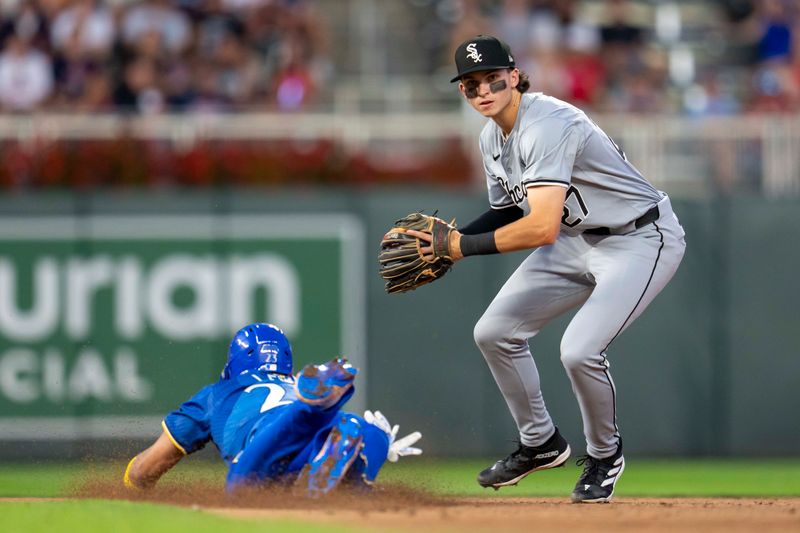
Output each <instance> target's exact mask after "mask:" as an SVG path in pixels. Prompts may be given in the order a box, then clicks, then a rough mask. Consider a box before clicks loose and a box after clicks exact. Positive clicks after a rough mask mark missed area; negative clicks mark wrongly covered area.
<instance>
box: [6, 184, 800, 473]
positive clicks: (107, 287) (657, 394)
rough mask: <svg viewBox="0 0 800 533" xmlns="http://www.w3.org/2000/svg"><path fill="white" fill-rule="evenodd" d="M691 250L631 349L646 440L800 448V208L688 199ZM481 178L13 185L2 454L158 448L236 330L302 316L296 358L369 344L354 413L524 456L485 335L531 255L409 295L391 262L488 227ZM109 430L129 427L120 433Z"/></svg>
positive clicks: (631, 333)
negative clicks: (104, 190)
mask: <svg viewBox="0 0 800 533" xmlns="http://www.w3.org/2000/svg"><path fill="white" fill-rule="evenodd" d="M673 203H674V206H675V209H676V212H677V213H678V215H679V217H680V219H681V221H682V223H683V225H684V227H685V229H686V232H687V245H688V247H687V253H686V257H685V259H684V262H683V264H682V266H681V268H680V270H679V271H678V273H677V275H676V277H675V279H674V280H673V282H672V283H671V284H670V285H669V286H668V287H667V289H666V290H665V291H664V292H663V293H662V295H660V296H659V297H658V299H656V301H655V302H654V303H653V304H652V306H651V308H650V309H649V310H648V311H647V312H646V313H645V314H644V315H643V316H642V317H641V318H640V319H639V320H638V321H637V322H636V323H635V324H634V325H633V326H631V327H630V328H629V329H628V331H626V333H625V334H624V335H623V336H622V337H620V338H619V339H618V340H616V341H615V343H614V344H613V345H612V347H611V349H610V350H609V360H610V361H611V369H612V372H613V375H614V379H615V382H616V385H617V389H618V404H619V412H618V413H619V425H620V428H621V430H622V432H623V435H624V436H625V445H626V451H629V452H630V453H632V454H641V455H656V456H658V455H665V456H673V455H687V456H705V455H733V456H739V455H742V456H770V455H796V454H797V453H798V451H800V430H798V428H800V415H799V414H798V412H800V399H798V391H799V390H800V358H798V348H800V319H798V318H797V311H796V307H797V304H796V302H797V301H798V297H799V296H800V283H798V281H797V280H796V276H797V274H796V272H797V268H798V266H797V265H798V264H800V251H798V249H797V243H798V242H800V225H798V224H797V222H796V220H795V217H796V215H797V213H798V212H800V202H797V201H796V200H795V201H779V200H765V199H763V198H717V199H713V200H692V201H688V200H687V201H680V200H675V201H674V202H673ZM484 208H485V200H484V198H483V195H482V194H481V193H468V192H463V191H445V190H441V189H438V190H430V191H419V190H414V191H413V192H412V191H411V190H408V189H400V190H380V191H377V190H371V191H369V192H365V191H362V190H357V189H352V190H351V189H348V190H327V191H321V190H291V191H289V190H269V189H262V190H251V191H230V190H215V191H207V192H193V193H179V192H161V193H156V192H153V193H142V192H136V193H132V192H131V193H119V194H81V195H72V194H53V193H47V194H40V195H14V196H6V197H0V457H21V456H25V454H34V455H37V456H58V455H59V454H69V455H73V456H74V455H76V454H77V455H80V454H81V453H83V452H86V453H98V451H101V450H108V449H111V448H113V449H125V448H126V446H127V447H133V446H136V445H139V444H140V443H141V442H142V441H143V440H146V439H149V438H152V437H153V436H154V435H156V434H157V433H158V431H159V427H158V423H159V420H160V417H161V416H162V415H163V414H164V413H165V412H166V411H168V410H171V409H172V408H174V407H176V406H177V405H178V404H179V403H180V402H181V401H182V400H183V399H185V398H186V397H188V396H189V395H190V394H191V393H193V392H194V390H196V389H197V388H199V386H201V385H202V384H204V383H206V382H208V381H210V380H213V379H216V376H217V375H218V372H219V370H220V368H221V366H222V364H223V362H224V357H225V351H226V349H227V343H228V341H229V339H230V337H231V335H232V334H233V332H234V331H235V330H236V329H237V328H238V327H239V326H240V325H243V324H244V323H246V322H249V321H255V320H266V321H272V322H276V323H278V324H280V325H281V326H282V327H283V328H284V329H285V330H286V332H287V334H288V335H289V337H290V339H291V340H292V342H293V345H294V348H295V355H296V359H295V362H296V366H298V367H299V365H302V364H305V363H307V362H309V361H314V360H324V359H328V358H330V357H333V356H335V355H339V354H345V355H348V356H349V357H350V358H351V359H352V360H353V361H354V362H355V363H356V364H357V365H358V366H359V367H360V368H361V369H362V374H361V375H360V377H359V385H360V388H359V392H358V394H357V395H356V396H355V397H354V399H353V400H352V404H351V407H352V408H353V410H361V409H363V408H364V407H370V408H373V409H375V408H377V409H380V410H382V411H383V412H384V413H385V414H387V416H388V417H389V419H390V420H391V421H392V422H396V423H400V424H401V430H402V429H409V430H411V429H419V430H421V431H422V433H423V435H424V447H425V449H426V451H427V452H429V453H431V454H434V455H441V456H472V455H484V454H493V453H497V452H501V451H506V450H508V449H510V447H511V446H512V445H511V444H510V442H509V441H511V440H513V438H514V437H515V434H514V428H513V425H512V422H511V419H510V416H509V415H508V413H507V410H506V407H505V404H504V402H503V400H502V397H501V396H500V394H499V392H498V391H497V388H496V386H495V384H494V382H493V380H492V377H491V375H490V373H489V372H488V369H487V368H486V366H485V363H484V361H483V359H482V356H481V354H480V352H479V351H478V350H477V348H476V347H475V345H474V344H473V341H472V327H473V325H474V323H475V321H476V320H477V319H478V318H479V317H480V315H481V313H482V311H483V309H484V308H485V306H486V305H487V304H488V303H489V301H491V298H492V296H493V295H494V293H495V292H496V291H497V289H498V288H499V287H500V286H501V285H502V283H503V282H504V280H505V279H506V277H507V276H508V275H509V274H510V273H511V272H513V270H514V269H515V268H516V266H517V264H519V262H520V261H521V260H522V259H523V257H524V256H525V254H524V253H516V254H509V255H504V256H493V257H491V256H490V257H480V258H471V259H470V260H468V261H464V262H461V263H459V264H458V265H457V266H456V268H455V269H454V270H453V271H452V272H451V273H450V274H448V276H447V277H446V278H445V279H444V280H442V281H440V282H437V283H435V284H433V285H429V286H426V287H424V288H422V289H420V290H418V291H416V292H413V293H409V294H404V295H393V296H388V295H386V294H385V293H384V292H383V289H382V280H381V279H380V277H379V276H378V274H377V265H376V261H375V257H376V253H377V248H378V243H379V241H380V237H381V235H382V234H383V232H384V231H385V228H386V226H387V225H388V224H390V223H391V221H393V220H394V219H395V218H398V217H399V216H401V215H403V214H405V213H407V212H409V211H411V210H417V209H423V210H427V211H433V210H435V209H438V210H439V213H440V214H441V215H442V216H444V217H447V218H450V217H456V219H457V220H458V221H462V222H466V221H468V220H469V219H470V218H471V217H472V216H473V215H475V214H477V213H479V212H480V211H481V210H482V209H484ZM568 320H569V316H565V317H563V318H561V319H558V320H556V321H554V322H553V323H552V324H550V325H549V326H548V327H547V328H546V329H545V330H544V331H543V332H542V333H541V334H540V335H539V336H538V337H536V338H535V339H533V340H532V342H531V345H532V349H533V353H534V356H535V357H536V360H537V363H538V365H539V368H540V374H541V378H542V384H543V389H544V394H545V400H546V402H547V404H548V407H549V408H550V410H551V413H552V415H553V417H554V419H555V421H556V423H557V424H558V425H559V427H560V429H561V430H562V432H563V433H564V434H565V435H566V436H567V437H568V439H569V440H570V442H571V443H573V446H574V447H575V448H576V449H577V450H579V451H582V449H583V444H582V440H583V438H582V433H581V426H580V415H579V413H578V410H577V405H576V403H575V400H574V398H573V396H572V392H571V388H570V385H569V381H568V380H567V378H566V376H565V374H564V371H563V369H562V368H561V365H560V361H559V356H558V345H559V339H560V334H561V332H562V331H563V329H564V327H565V325H566V323H567V321H568ZM107 443H113V446H111V447H109V445H108V444H107Z"/></svg>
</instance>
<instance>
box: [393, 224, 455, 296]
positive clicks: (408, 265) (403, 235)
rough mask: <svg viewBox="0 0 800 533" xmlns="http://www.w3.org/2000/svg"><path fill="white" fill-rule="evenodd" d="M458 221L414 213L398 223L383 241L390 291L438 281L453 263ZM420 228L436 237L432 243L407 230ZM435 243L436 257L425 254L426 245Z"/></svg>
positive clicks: (398, 290) (402, 290)
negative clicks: (451, 245)
mask: <svg viewBox="0 0 800 533" xmlns="http://www.w3.org/2000/svg"><path fill="white" fill-rule="evenodd" d="M454 223H455V221H453V222H451V223H450V224H448V223H447V222H445V221H444V220H442V219H441V218H437V217H435V216H430V215H425V214H423V213H411V214H410V215H407V216H406V217H404V218H401V219H400V220H397V221H396V222H395V223H394V226H393V227H392V229H390V230H389V231H388V232H387V233H386V234H385V235H384V236H383V240H381V251H380V254H379V255H378V262H379V263H380V274H381V277H382V278H383V279H384V280H386V292H388V293H389V294H394V293H397V292H408V291H413V290H414V289H416V288H417V287H419V286H421V285H425V284H426V283H430V282H432V281H436V280H437V279H439V278H441V277H442V276H444V275H445V274H447V272H448V271H449V270H450V267H451V266H453V260H452V259H451V256H450V250H449V246H448V244H449V237H450V232H451V231H453V230H454V229H455V226H454ZM408 230H416V231H419V232H424V233H428V234H430V235H431V236H432V242H431V243H430V244H428V243H427V242H424V241H420V240H419V239H418V238H417V237H414V236H411V235H409V234H408V233H407V231H408ZM427 246H431V247H432V248H433V255H434V258H433V259H430V258H429V257H425V256H424V255H423V254H422V252H421V248H422V247H427Z"/></svg>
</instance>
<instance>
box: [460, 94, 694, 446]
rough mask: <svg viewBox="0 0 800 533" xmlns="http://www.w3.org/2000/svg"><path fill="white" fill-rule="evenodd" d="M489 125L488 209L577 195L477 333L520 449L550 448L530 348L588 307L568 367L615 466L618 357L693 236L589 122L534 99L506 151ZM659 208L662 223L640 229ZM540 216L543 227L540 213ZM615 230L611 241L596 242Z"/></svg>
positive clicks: (566, 346)
mask: <svg viewBox="0 0 800 533" xmlns="http://www.w3.org/2000/svg"><path fill="white" fill-rule="evenodd" d="M503 141H504V139H503V135H502V132H501V130H500V128H499V127H498V126H497V124H496V123H495V122H494V121H489V122H488V124H487V125H486V127H485V128H484V130H483V132H482V133H481V138H480V147H481V153H482V155H483V162H484V167H485V170H486V175H487V185H488V188H489V203H490V204H491V206H492V207H494V208H503V207H508V206H511V205H513V204H516V205H518V206H519V207H521V208H522V209H523V210H524V212H525V213H526V214H528V213H529V211H530V209H529V206H528V202H527V194H528V188H529V187H535V186H541V185H557V186H561V187H565V188H566V189H567V195H566V200H565V205H564V216H563V218H562V225H561V232H560V233H559V236H558V239H557V241H556V242H555V243H554V244H552V245H550V246H542V247H540V248H538V249H536V250H534V251H533V252H532V253H531V254H530V255H529V256H528V257H527V258H526V259H525V260H524V261H523V262H522V264H521V265H520V266H519V268H518V269H517V270H516V271H515V272H514V274H513V275H512V276H511V277H510V278H509V279H508V281H506V283H505V284H504V285H503V287H502V288H501V289H500V291H499V292H498V293H497V296H495V298H494V300H493V301H492V303H491V304H490V305H489V307H488V308H487V309H486V312H485V313H484V314H483V316H482V317H481V319H480V320H479V321H478V323H477V324H476V325H475V332H474V335H475V342H476V343H477V345H478V347H479V348H480V350H481V352H482V353H483V356H484V358H485V359H486V362H487V363H488V365H489V369H490V370H491V372H492V375H493V376H494V378H495V380H496V382H497V384H498V386H499V387H500V391H501V392H502V393H503V396H504V397H505V399H506V403H507V404H508V407H509V410H510V411H511V414H512V416H513V417H514V420H515V421H516V423H517V428H518V429H519V432H520V440H521V441H522V443H523V444H525V445H527V446H539V445H541V444H542V443H544V442H545V441H547V439H548V438H550V437H551V436H552V435H553V433H554V432H555V426H554V424H553V421H552V420H551V418H550V414H549V413H548V411H547V408H546V407H545V404H544V398H543V396H542V392H541V387H540V383H539V374H538V370H537V368H536V364H535V362H534V359H533V356H532V355H531V352H530V348H529V344H528V340H529V339H530V338H531V337H534V336H535V335H536V334H537V333H538V332H539V331H540V330H541V328H542V327H544V326H545V325H546V324H547V323H548V322H550V321H551V320H552V319H553V318H555V317H556V316H558V315H560V314H562V313H564V312H566V311H568V310H569V309H571V308H574V307H578V306H579V307H580V310H579V311H578V312H577V313H576V314H575V316H574V317H573V319H572V321H571V322H570V324H569V326H568V327H567V330H566V331H565V333H564V336H563V338H562V341H561V361H562V363H563V364H564V367H565V369H566V370H567V374H568V376H569V378H570V381H571V383H572V388H573V391H574V392H575V395H576V397H577V399H578V403H579V405H580V408H581V414H582V418H583V426H584V434H585V436H586V441H587V452H588V453H589V454H590V455H592V456H593V457H597V458H604V457H609V456H611V455H613V454H614V453H615V452H616V451H617V449H618V448H617V447H618V444H619V432H618V428H617V416H616V405H617V403H616V391H615V388H614V383H613V381H612V379H611V374H610V371H609V366H610V365H609V362H608V360H607V358H606V355H607V353H606V352H607V350H608V348H609V346H610V345H611V343H612V342H613V341H614V339H616V338H617V336H619V335H620V334H621V333H622V332H623V331H624V330H625V329H626V328H627V327H628V326H629V325H630V324H631V323H632V322H633V321H634V320H635V319H636V318H637V317H638V316H639V315H640V314H641V313H642V312H643V311H644V310H645V308H646V307H647V306H648V305H649V304H650V302H651V301H652V300H653V299H654V298H655V297H656V295H658V293H659V292H660V291H661V289H663V288H664V287H665V286H666V284H667V283H668V282H669V280H670V279H671V278H672V276H673V274H674V273H675V271H676V270H677V268H678V265H679V264H680V262H681V259H682V258H683V254H684V249H685V246H686V244H685V241H684V233H683V228H681V226H680V223H679V222H678V219H677V218H676V217H675V215H674V214H673V212H672V208H671V205H670V201H669V197H667V196H666V195H665V194H663V193H661V192H660V191H658V190H657V189H655V188H654V187H653V186H652V185H650V183H648V182H647V180H646V179H645V178H644V177H643V176H642V175H641V174H640V173H639V171H637V170H636V168H634V167H633V165H631V164H630V163H629V162H628V161H627V160H626V158H625V155H624V154H623V152H622V151H621V150H620V149H619V148H618V147H617V145H616V144H615V143H614V141H612V140H611V138H610V137H608V136H607V135H606V134H605V133H604V132H603V131H602V130H601V129H600V128H599V127H598V126H597V125H596V124H594V123H593V122H592V121H591V120H590V119H589V118H588V117H587V116H586V115H585V114H584V113H583V112H582V111H580V110H579V109H577V108H575V107H574V106H572V105H569V104H567V103H565V102H561V101H559V100H557V99H555V98H551V97H548V96H544V95H542V94H530V95H529V94H525V95H523V96H522V99H521V102H520V109H519V114H518V115H517V120H516V122H515V125H514V129H513V130H512V132H511V133H510V135H509V136H508V138H507V139H505V142H503ZM656 205H657V206H658V217H657V219H655V220H653V221H651V222H650V223H647V224H642V225H641V226H640V227H638V228H637V227H636V226H635V224H633V223H632V222H633V221H634V220H636V219H637V218H639V217H641V216H642V215H643V214H644V213H646V212H648V211H650V209H651V208H653V207H654V206H656ZM533 216H536V215H535V213H534V215H533ZM597 227H608V228H613V229H614V230H619V231H613V232H610V233H611V234H610V235H597V234H592V233H585V230H587V229H591V228H597Z"/></svg>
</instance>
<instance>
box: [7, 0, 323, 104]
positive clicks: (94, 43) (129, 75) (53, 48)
mask: <svg viewBox="0 0 800 533" xmlns="http://www.w3.org/2000/svg"><path fill="white" fill-rule="evenodd" d="M3 7H4V8H5V9H4V10H3V13H2V16H1V18H0V110H2V111H4V112H28V111H31V110H35V109H41V108H49V109H54V110H70V111H84V112H101V111H108V110H112V109H113V110H119V111H123V112H126V111H127V112H136V113H158V112H162V111H164V110H170V111H177V112H181V111H202V110H208V111H223V112H224V111H228V110H234V109H237V108H239V107H241V106H249V107H252V106H259V107H263V108H268V109H281V110H293V109H298V108H300V107H302V106H304V105H307V104H308V102H310V101H312V100H313V99H314V97H315V93H316V91H317V89H318V87H319V86H320V85H321V84H322V82H323V80H324V78H325V77H326V76H327V75H328V74H329V71H330V67H329V61H328V60H327V58H326V57H325V53H324V51H325V43H324V40H325V38H326V35H325V31H324V30H325V26H324V24H322V23H321V20H320V17H319V15H318V14H317V13H316V10H315V6H314V3H313V2H306V1H303V0H137V1H126V0H116V1H111V0H12V1H8V0H6V1H5V2H3Z"/></svg>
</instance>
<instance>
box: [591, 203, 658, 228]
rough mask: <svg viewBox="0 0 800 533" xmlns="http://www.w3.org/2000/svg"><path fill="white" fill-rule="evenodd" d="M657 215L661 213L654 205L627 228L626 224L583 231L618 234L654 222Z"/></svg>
mask: <svg viewBox="0 0 800 533" xmlns="http://www.w3.org/2000/svg"><path fill="white" fill-rule="evenodd" d="M659 216H661V215H660V213H659V212H658V206H657V205H654V206H653V207H651V208H650V210H649V211H648V212H647V213H645V214H644V215H642V216H640V217H639V218H637V219H636V220H634V221H633V228H630V229H627V227H626V226H623V227H622V228H616V229H611V228H590V229H587V230H586V231H584V233H588V234H589V235H619V234H621V233H627V232H628V231H633V230H634V229H639V228H641V227H643V226H646V225H648V224H650V223H651V222H655V221H656V220H658V217H659ZM629 225H630V224H629ZM626 230H627V231H626Z"/></svg>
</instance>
